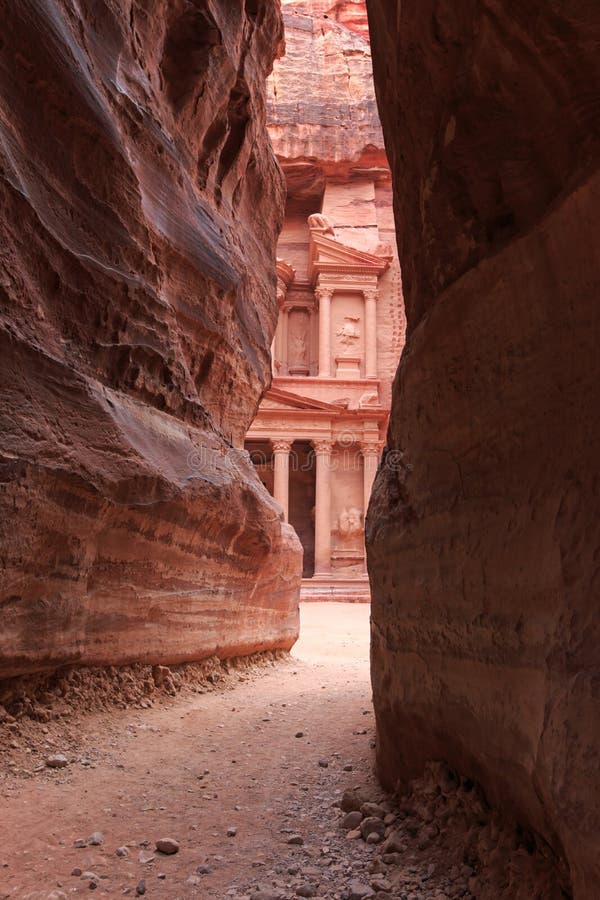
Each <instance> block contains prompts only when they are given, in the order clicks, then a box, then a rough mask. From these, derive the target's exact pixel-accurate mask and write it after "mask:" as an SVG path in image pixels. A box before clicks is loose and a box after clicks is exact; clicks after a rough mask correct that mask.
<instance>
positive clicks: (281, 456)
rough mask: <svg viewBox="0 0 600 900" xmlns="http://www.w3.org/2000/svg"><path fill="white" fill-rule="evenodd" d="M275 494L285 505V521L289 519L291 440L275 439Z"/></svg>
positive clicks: (278, 500) (283, 505)
mask: <svg viewBox="0 0 600 900" xmlns="http://www.w3.org/2000/svg"><path fill="white" fill-rule="evenodd" d="M272 444H273V496H274V497H275V499H276V500H277V502H278V503H279V505H280V506H282V507H283V515H284V518H285V521H286V522H288V521H289V506H290V504H289V497H290V450H291V447H292V442H291V441H273V442H272Z"/></svg>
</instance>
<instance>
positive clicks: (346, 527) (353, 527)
mask: <svg viewBox="0 0 600 900" xmlns="http://www.w3.org/2000/svg"><path fill="white" fill-rule="evenodd" d="M362 532H363V524H362V511H361V510H360V509H359V508H358V507H357V506H345V507H344V508H343V510H342V511H341V513H340V515H339V518H338V534H339V535H340V537H341V538H344V539H345V540H348V539H349V538H353V537H356V536H357V535H360V534H362Z"/></svg>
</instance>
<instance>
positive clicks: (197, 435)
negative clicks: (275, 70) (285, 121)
mask: <svg viewBox="0 0 600 900" xmlns="http://www.w3.org/2000/svg"><path fill="white" fill-rule="evenodd" d="M1 7H2V21H3V34H2V44H1V50H0V167H1V170H2V179H1V181H0V197H1V202H2V213H3V214H2V225H1V226H0V227H1V228H2V250H1V254H2V267H1V268H2V272H1V275H0V279H1V281H0V291H1V301H2V302H1V311H0V347H1V349H0V371H1V392H2V402H1V413H0V415H1V419H0V434H1V443H0V565H1V578H0V608H1V628H0V677H6V676H9V675H14V674H17V673H21V672H27V671H34V670H36V669H39V668H42V667H53V666H56V665H59V664H65V663H73V662H78V661H81V662H85V663H87V664H89V665H97V664H104V663H107V662H111V663H125V662H130V661H141V662H160V661H168V662H178V661H183V660H190V659H198V658H202V657H204V656H208V655H211V654H213V653H216V654H217V655H219V656H220V657H224V656H229V655H232V654H241V653H247V652H251V651H254V650H256V649H258V648H261V649H265V648H269V647H270V648H289V647H290V646H291V644H292V643H293V641H294V639H295V636H296V633H297V593H298V588H299V574H300V568H301V561H300V548H299V544H298V542H297V539H296V538H295V535H293V533H292V532H291V531H290V529H289V528H288V527H287V526H285V525H283V524H282V522H281V520H280V517H279V516H280V512H279V508H278V507H277V506H275V504H274V503H273V502H272V500H271V499H270V497H269V496H268V494H267V493H266V491H265V490H264V489H263V487H262V485H261V484H260V482H259V480H258V478H257V477H256V475H255V473H254V471H253V469H252V467H251V465H250V463H249V461H248V459H247V456H246V455H245V454H244V452H243V451H241V450H236V449H233V448H235V447H236V446H239V445H240V444H241V441H242V439H243V435H244V433H245V431H246V429H247V427H248V425H249V423H250V421H251V419H252V416H253V414H254V412H255V409H256V406H257V404H258V401H259V398H260V395H261V393H262V391H263V389H264V388H265V386H266V385H267V384H268V381H269V378H270V374H269V352H268V348H269V345H270V341H271V338H272V334H273V331H274V327H275V320H276V315H277V307H276V300H275V243H276V238H277V234H278V231H279V228H280V226H281V220H282V210H283V195H284V187H283V180H282V178H281V174H280V172H279V171H278V168H277V165H276V162H275V160H274V157H273V154H272V151H271V149H270V146H269V143H268V139H267V134H266V128H265V80H266V76H267V74H268V72H269V71H270V68H271V64H272V60H273V56H274V54H275V52H276V49H277V47H278V46H279V45H280V42H281V39H282V33H283V32H282V26H281V19H280V13H279V9H278V5H277V4H276V3H275V2H271V0H264V2H262V0H259V2H254V3H250V2H246V3H245V4H244V3H242V2H241V0H240V2H236V3H229V2H217V0H206V2H197V3H193V4H188V3H184V2H174V3H172V2H167V0H152V2H134V3H132V4H127V5H122V4H116V5H115V4H109V3H108V2H103V0H99V2H96V3H93V4H83V5H77V4H72V3H70V2H61V0H47V2H44V3H42V4H40V3H35V2H33V0H23V2H19V3H8V2H7V3H2V4H1Z"/></svg>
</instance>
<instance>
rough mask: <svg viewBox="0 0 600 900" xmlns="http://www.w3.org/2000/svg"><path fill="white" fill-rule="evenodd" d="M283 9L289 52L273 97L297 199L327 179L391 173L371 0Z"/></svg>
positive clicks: (276, 134)
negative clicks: (376, 81)
mask: <svg viewBox="0 0 600 900" xmlns="http://www.w3.org/2000/svg"><path fill="white" fill-rule="evenodd" d="M282 8H283V19H284V23H285V36H286V53H285V56H284V57H283V58H282V59H281V60H279V61H278V62H277V63H276V64H275V67H274V70H273V75H272V77H271V78H270V79H269V83H268V95H267V99H268V120H269V134H270V135H271V140H272V141H273V148H274V150H275V152H276V153H277V156H278V158H279V160H280V162H281V165H282V167H283V169H284V172H285V174H286V177H287V182H288V190H289V193H290V195H291V196H292V197H293V198H294V200H295V201H296V202H299V201H300V200H301V198H302V196H303V195H304V196H310V195H311V194H316V195H317V196H318V195H319V194H320V193H322V191H323V188H324V184H325V178H332V177H336V178H339V179H342V180H343V179H346V180H348V179H351V178H352V177H357V176H361V175H365V176H367V177H368V176H369V175H370V174H371V175H373V174H380V175H383V176H387V174H388V163H387V159H386V156H385V149H384V144H383V135H382V132H381V124H380V121H379V115H378V112H377V102H376V99H375V89H374V86H373V75H372V62H371V48H370V45H369V40H368V26H367V21H366V6H365V2H364V0H360V2H358V0H356V2H341V3H340V2H338V3H335V2H331V0H284V2H283V4H282ZM378 170H381V171H378ZM312 211H313V212H318V211H319V210H318V207H317V206H315V207H314V209H312ZM357 224H358V220H357Z"/></svg>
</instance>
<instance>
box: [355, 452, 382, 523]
mask: <svg viewBox="0 0 600 900" xmlns="http://www.w3.org/2000/svg"><path fill="white" fill-rule="evenodd" d="M360 449H361V453H362V457H363V490H364V504H365V509H364V512H365V519H366V518H367V509H368V506H369V497H370V496H371V490H372V488H373V481H374V480H375V475H376V473H377V466H378V465H379V457H380V455H381V450H382V445H381V443H380V442H379V441H364V442H363V443H361V445H360Z"/></svg>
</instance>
